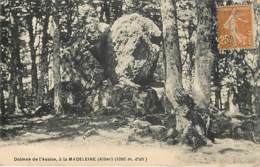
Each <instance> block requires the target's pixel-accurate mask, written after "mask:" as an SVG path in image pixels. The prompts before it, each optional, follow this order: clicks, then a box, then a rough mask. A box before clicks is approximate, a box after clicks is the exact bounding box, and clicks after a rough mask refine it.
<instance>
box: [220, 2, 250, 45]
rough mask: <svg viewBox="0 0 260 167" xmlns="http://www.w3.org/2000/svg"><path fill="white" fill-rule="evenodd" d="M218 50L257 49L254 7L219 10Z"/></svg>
mask: <svg viewBox="0 0 260 167" xmlns="http://www.w3.org/2000/svg"><path fill="white" fill-rule="evenodd" d="M217 28H218V48H219V49H220V50H228V49H250V48H255V35H254V10H253V6H252V5H236V6H224V7H218V9H217Z"/></svg>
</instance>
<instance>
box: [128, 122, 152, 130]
mask: <svg viewBox="0 0 260 167" xmlns="http://www.w3.org/2000/svg"><path fill="white" fill-rule="evenodd" d="M150 126H151V124H150V123H149V122H147V121H141V120H135V121H134V122H133V123H132V127H133V128H136V129H146V128H149V127H150Z"/></svg>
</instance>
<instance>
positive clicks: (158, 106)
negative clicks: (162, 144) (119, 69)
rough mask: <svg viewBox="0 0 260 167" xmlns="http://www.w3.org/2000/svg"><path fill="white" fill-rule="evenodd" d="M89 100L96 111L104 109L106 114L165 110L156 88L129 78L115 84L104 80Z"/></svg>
mask: <svg viewBox="0 0 260 167" xmlns="http://www.w3.org/2000/svg"><path fill="white" fill-rule="evenodd" d="M126 82H127V83H126ZM88 102H89V103H90V104H91V105H92V106H93V110H94V111H98V112H101V111H103V112H104V114H111V113H122V114H126V115H135V116H142V115H145V114H153V113H162V112H164V110H163V106H162V103H161V101H160V100H159V98H158V96H157V93H156V91H155V90H153V89H143V88H142V87H140V86H139V85H136V84H134V83H133V82H131V81H129V80H126V81H125V82H124V83H122V82H120V83H118V84H116V85H114V86H113V85H112V83H111V82H110V81H109V80H106V81H104V82H103V84H102V86H101V87H99V89H97V90H96V91H94V92H92V94H91V95H90V96H89V97H88Z"/></svg>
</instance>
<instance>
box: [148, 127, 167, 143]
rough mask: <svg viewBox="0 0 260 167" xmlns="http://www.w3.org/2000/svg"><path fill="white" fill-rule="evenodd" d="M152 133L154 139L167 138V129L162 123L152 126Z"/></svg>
mask: <svg viewBox="0 0 260 167" xmlns="http://www.w3.org/2000/svg"><path fill="white" fill-rule="evenodd" d="M150 133H151V136H152V137H153V138H154V139H157V140H161V139H164V138H166V136H167V129H166V128H165V127H164V126H160V125H156V126H150Z"/></svg>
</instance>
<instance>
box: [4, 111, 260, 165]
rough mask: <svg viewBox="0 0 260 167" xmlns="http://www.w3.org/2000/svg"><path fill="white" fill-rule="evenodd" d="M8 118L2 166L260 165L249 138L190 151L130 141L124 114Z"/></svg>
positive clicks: (148, 139)
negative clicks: (95, 117)
mask: <svg viewBox="0 0 260 167" xmlns="http://www.w3.org/2000/svg"><path fill="white" fill-rule="evenodd" d="M9 121H10V122H9V123H8V125H5V126H1V136H2V140H0V148H1V151H0V164H1V165H10V164H15V165H35V164H39V165H72V164H75V165H126V164H131V165H135V166H136V165H167V166H169V165H171V166H173V165H178V166H185V165H198V164H203V165H208V166H213V165H217V164H218V165H217V166H219V165H220V166H223V164H229V165H230V164H233V165H234V166H243V167H244V166H247V165H248V166H254V167H258V166H260V158H259V157H260V145H259V144H254V143H253V142H251V141H246V140H233V139H217V140H216V144H213V143H209V144H208V145H207V146H205V147H202V148H200V149H199V150H198V151H197V152H192V151H191V148H190V147H188V146H183V145H168V144H166V143H164V142H160V141H158V140H154V139H152V138H151V137H143V138H141V137H140V138H135V140H130V138H129V136H131V135H132V134H133V128H131V127H130V126H129V124H128V123H126V118H123V117H122V116H121V117H120V116H117V117H112V116H104V117H103V119H102V118H101V117H99V119H92V118H91V117H74V116H64V117H59V118H56V117H53V116H51V115H49V116H45V117H41V118H37V117H36V118H30V119H28V118H22V117H20V118H17V117H16V118H10V119H9ZM18 122H19V123H18ZM12 123H13V124H12ZM119 125H120V126H119ZM69 157H74V160H73V159H72V160H70V161H69ZM28 158H31V159H28ZM36 158H38V161H36ZM66 158H67V161H66ZM93 158H96V159H93ZM101 159H102V160H101Z"/></svg>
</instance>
